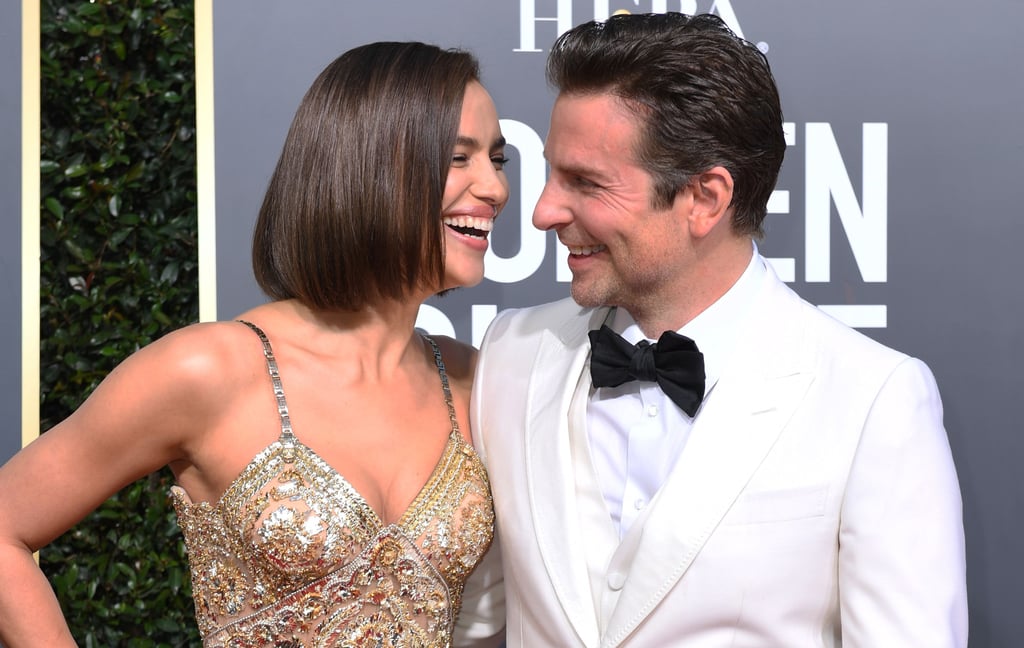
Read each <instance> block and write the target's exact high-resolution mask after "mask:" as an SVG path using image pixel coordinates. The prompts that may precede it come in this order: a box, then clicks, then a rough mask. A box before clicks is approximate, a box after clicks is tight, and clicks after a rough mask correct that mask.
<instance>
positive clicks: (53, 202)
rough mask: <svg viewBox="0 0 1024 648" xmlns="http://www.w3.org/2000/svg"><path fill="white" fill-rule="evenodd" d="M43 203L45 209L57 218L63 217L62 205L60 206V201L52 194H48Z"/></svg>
mask: <svg viewBox="0 0 1024 648" xmlns="http://www.w3.org/2000/svg"><path fill="white" fill-rule="evenodd" d="M43 204H44V205H45V206H46V211H48V212H50V213H51V214H53V215H54V216H56V217H57V218H64V207H63V206H61V204H60V201H59V200H57V199H56V198H54V197H53V196H48V197H47V198H46V199H45V200H44V201H43Z"/></svg>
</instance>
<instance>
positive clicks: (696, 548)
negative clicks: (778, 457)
mask: <svg viewBox="0 0 1024 648" xmlns="http://www.w3.org/2000/svg"><path fill="white" fill-rule="evenodd" d="M780 289H781V291H780ZM790 294H792V293H790V292H789V290H788V288H786V287H785V286H784V285H783V284H782V283H781V282H779V280H778V279H777V278H775V277H774V276H771V277H769V279H768V286H767V288H766V289H765V293H764V298H763V299H761V300H759V305H758V306H756V307H755V310H754V311H753V312H752V313H751V317H750V322H751V323H752V326H751V331H748V332H747V334H746V335H743V336H741V339H745V340H754V341H755V342H750V343H748V344H746V345H741V348H738V349H737V351H736V353H735V355H734V357H733V360H732V361H731V364H730V367H728V369H727V370H726V371H725V372H724V373H723V375H722V377H721V378H720V379H719V381H718V384H717V385H716V386H715V388H714V391H713V392H712V393H711V395H710V396H709V397H708V400H707V402H706V403H705V405H704V409H703V410H702V411H701V412H700V414H699V416H698V418H697V420H696V421H695V423H694V426H693V430H692V432H691V436H690V439H689V440H688V441H687V446H686V448H685V450H684V451H683V453H682V455H681V456H680V458H679V461H678V462H677V464H676V466H675V468H674V469H673V471H672V474H671V475H670V477H669V479H668V481H667V482H666V483H665V484H664V485H663V486H662V488H661V490H660V491H659V492H658V494H657V496H656V497H655V499H654V500H653V501H652V503H651V506H650V513H649V515H648V517H647V518H646V520H645V521H644V522H643V523H642V524H637V525H636V526H635V527H634V528H632V529H631V530H630V533H629V534H628V535H627V538H626V539H625V540H624V542H623V545H622V547H620V551H619V552H617V553H616V555H615V556H614V558H613V559H612V563H611V565H610V566H609V572H618V573H622V574H628V578H627V579H626V581H625V584H624V586H623V589H622V593H621V596H620V597H619V600H618V603H617V605H616V608H615V611H614V612H613V613H612V616H611V618H610V619H609V624H608V628H607V632H606V633H605V636H604V641H603V642H602V645H604V646H615V645H618V644H619V643H620V642H622V641H623V640H625V639H626V638H627V637H628V636H629V634H630V633H631V632H632V631H633V630H634V629H635V628H636V626H637V625H638V624H639V623H640V622H641V621H643V619H644V618H646V616H647V615H648V614H650V613H651V611H652V610H653V609H654V608H655V607H656V606H657V605H658V604H659V603H660V602H661V600H662V599H663V598H664V597H665V596H666V595H667V594H668V592H669V591H670V590H671V589H672V587H673V586H674V585H675V584H676V582H677V581H678V580H679V579H680V578H681V577H682V576H683V574H684V573H685V572H686V570H687V569H688V568H689V567H690V565H691V564H692V563H693V561H694V559H695V558H696V557H697V555H698V553H699V552H700V550H701V548H702V547H703V546H704V543H705V542H707V540H708V538H709V537H710V536H711V534H712V532H713V531H714V530H715V527H716V526H717V525H718V523H719V522H720V521H721V520H722V518H723V517H724V516H725V514H726V512H727V511H728V510H729V508H730V507H731V506H732V504H733V502H734V501H735V500H736V498H737V497H738V496H739V495H740V493H741V492H742V491H743V489H744V488H745V487H746V485H747V483H748V482H749V481H750V479H751V477H752V476H753V474H754V472H755V471H756V470H757V468H758V466H759V465H760V464H761V462H762V461H763V460H764V458H765V456H766V455H767V454H768V453H769V452H770V450H771V448H772V446H773V444H774V443H775V441H776V439H778V437H779V434H780V433H781V431H782V429H783V428H784V426H785V424H786V422H787V421H788V420H789V418H790V417H791V415H792V414H793V412H794V410H795V409H796V407H797V405H798V404H799V403H800V401H801V400H802V399H803V397H804V395H805V394H806V392H807V388H808V387H809V386H810V384H811V381H812V379H813V374H812V372H811V370H810V367H811V364H810V362H809V353H808V351H807V349H806V348H804V347H805V345H804V344H803V342H802V335H801V333H802V329H801V327H800V326H799V324H798V322H800V321H801V320H800V315H799V312H798V311H797V310H796V309H795V308H793V307H792V306H793V304H794V303H795V302H794V301H793V299H795V296H794V298H790V297H789V295H790ZM754 331H756V332H754ZM766 339H769V340H772V345H771V348H770V349H768V350H765V349H764V348H757V346H756V341H757V340H761V341H763V340H766ZM634 533H636V534H639V537H638V538H637V537H632V538H631V537H630V536H632V535H633V534H634Z"/></svg>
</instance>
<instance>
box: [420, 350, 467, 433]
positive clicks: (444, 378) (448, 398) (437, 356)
mask: <svg viewBox="0 0 1024 648" xmlns="http://www.w3.org/2000/svg"><path fill="white" fill-rule="evenodd" d="M420 335H421V336H422V337H423V339H424V340H426V341H427V342H429V343H430V348H431V349H433V351H434V364H436V365H437V373H439V374H440V375H441V389H443V390H444V404H445V405H447V406H448V418H449V419H451V422H452V434H456V435H461V434H462V433H461V432H460V431H459V419H458V418H457V417H456V416H455V405H454V404H453V403H452V389H451V387H450V386H449V385H448V372H447V371H445V368H444V360H442V359H441V349H440V348H439V347H438V346H437V342H434V340H433V339H432V338H431V337H430V336H429V335H423V334H422V333H421V334H420Z"/></svg>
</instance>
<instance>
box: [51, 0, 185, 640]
mask: <svg viewBox="0 0 1024 648" xmlns="http://www.w3.org/2000/svg"><path fill="white" fill-rule="evenodd" d="M40 9H41V16H40V20H41V27H42V40H41V50H42V52H41V57H42V58H41V76H42V87H41V92H42V96H41V104H42V150H41V159H42V162H41V195H42V206H41V208H42V229H41V241H42V250H41V253H42V254H41V261H42V263H41V266H42V267H41V273H42V275H41V284H42V289H41V302H40V308H41V322H40V325H41V335H40V337H41V348H40V359H41V360H40V370H41V392H42V393H41V401H40V407H41V428H42V430H41V431H43V432H45V430H47V429H49V428H50V427H52V426H53V425H55V424H56V423H58V422H59V421H61V420H62V419H63V418H65V417H66V416H67V415H68V414H69V413H70V412H71V411H72V410H73V409H74V408H75V407H77V406H78V405H79V403H80V402H81V401H82V400H83V399H84V398H85V397H86V396H87V395H88V394H89V392H91V390H92V389H93V388H94V387H95V386H96V384H97V383H98V382H99V381H100V380H102V378H103V377H104V376H105V375H106V374H107V373H108V372H109V371H110V369H112V368H113V367H114V365H116V364H117V363H118V362H119V361H121V360H122V359H124V358H125V357H126V356H128V355H129V354H131V353H132V352H133V351H135V350H136V349H138V348H139V347H141V346H143V345H145V344H147V343H149V342H151V341H152V340H154V339H156V338H158V337H159V336H161V335H163V334H164V333H166V332H167V331H169V330H171V329H173V328H177V327H179V326H182V325H185V324H188V323H190V322H194V321H196V320H197V318H198V284H197V271H196V266H197V245H196V237H197V234H196V195H195V192H196V163H195V87H194V83H193V79H194V45H193V43H194V38H193V7H192V2H190V1H188V0H185V1H183V0H95V1H94V2H89V1H78V2H71V1H64V2H61V1H58V0H43V2H42V3H41V7H40ZM96 470H103V466H96ZM170 485H171V478H170V475H169V473H168V472H167V471H166V470H165V471H164V472H161V473H158V474H155V475H153V476H151V477H149V478H146V479H142V480H140V481H138V482H136V483H135V484H132V485H130V486H129V487H127V488H125V489H124V490H122V491H121V492H120V493H118V494H117V495H116V496H114V497H113V498H111V499H110V500H109V501H108V502H106V503H105V504H104V505H103V506H102V507H101V508H100V509H99V510H98V511H96V512H95V513H94V514H92V515H90V516H89V517H88V518H87V519H85V520H84V521H83V522H82V523H81V524H79V525H78V526H76V527H75V528H74V529H72V530H71V531H69V532H68V533H67V534H65V535H64V536H62V537H61V538H59V539H58V540H57V541H56V542H54V543H53V544H52V545H50V546H49V547H47V548H45V549H44V550H43V551H42V552H41V553H40V563H41V565H42V566H43V569H44V571H45V572H46V573H47V575H48V576H49V577H50V580H51V582H52V584H53V586H54V588H55V590H56V591H57V595H58V598H59V599H60V602H61V606H62V607H63V609H64V613H65V615H66V617H67V619H68V623H69V625H70V626H71V629H72V632H73V633H74V635H75V637H76V639H77V640H78V642H79V643H80V644H81V645H85V646H104V647H106V646H138V647H142V646H188V645H197V644H198V633H197V631H196V627H195V621H194V611H193V608H192V601H191V594H190V591H189V585H188V567H187V563H186V561H185V556H184V548H183V545H182V542H181V537H180V534H179V532H178V530H177V526H176V524H175V521H174V513H173V509H172V508H171V507H170V505H169V500H168V497H167V491H168V489H169V487H170Z"/></svg>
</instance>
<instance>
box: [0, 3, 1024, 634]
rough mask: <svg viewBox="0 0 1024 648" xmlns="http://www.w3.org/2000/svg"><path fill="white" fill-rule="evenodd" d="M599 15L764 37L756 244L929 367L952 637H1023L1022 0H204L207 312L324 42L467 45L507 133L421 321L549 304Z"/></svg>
mask: <svg viewBox="0 0 1024 648" xmlns="http://www.w3.org/2000/svg"><path fill="white" fill-rule="evenodd" d="M17 4H18V3H3V4H2V6H0V48H2V50H3V51H2V52H0V54H5V55H6V56H0V75H2V76H0V79H2V80H3V87H4V90H3V95H2V104H0V115H2V122H0V145H5V148H4V150H7V151H12V150H16V147H17V146H18V141H19V140H18V135H19V128H20V125H19V119H18V116H19V107H18V101H17V96H16V94H17V93H16V91H15V90H14V88H17V87H19V83H20V81H19V79H20V68H19V67H18V66H17V65H15V64H14V61H18V60H20V55H19V54H18V48H19V47H20V42H19V41H20V38H19V37H18V34H17V31H16V30H17V28H16V27H15V26H17V25H20V15H19V13H18V7H17V6H16V5H17ZM618 9H627V10H632V11H650V10H656V11H662V10H684V11H689V12H692V11H709V10H713V11H715V12H716V13H720V14H722V15H723V17H725V18H726V19H727V21H728V22H730V23H731V24H732V25H733V27H734V28H737V29H739V30H740V31H741V32H742V33H743V35H744V36H745V37H746V38H748V39H749V40H751V41H754V42H757V43H760V44H762V46H763V47H765V48H767V51H768V57H769V59H770V60H771V62H772V65H773V67H774V70H775V73H776V76H777V79H778V81H779V85H780V88H781V92H782V97H783V107H784V110H785V115H786V122H787V132H788V133H789V144H790V146H789V149H788V151H787V157H786V163H785V165H784V167H783V171H782V174H781V177H780V179H779V183H778V189H777V191H776V194H775V195H774V197H773V201H772V205H771V212H772V213H771V214H770V215H769V220H768V237H767V239H766V241H765V242H764V243H763V244H762V251H763V252H764V253H765V254H766V256H768V257H770V258H772V259H773V263H774V265H775V266H776V268H777V269H778V270H779V271H780V272H781V274H782V275H783V276H784V278H787V280H789V281H790V282H791V284H792V285H793V286H794V288H795V289H796V290H797V291H799V292H800V293H801V294H803V295H804V296H805V297H807V298H808V299H809V300H811V301H813V302H815V303H817V304H819V305H822V306H823V307H826V308H829V309H830V310H831V311H832V312H833V313H835V314H836V315H837V316H839V317H840V318H842V319H844V320H846V321H848V322H850V323H851V324H852V325H855V326H858V327H860V328H862V329H863V330H864V331H865V332H866V333H868V334H869V335H871V336H873V337H875V338H877V339H878V340H880V341H882V342H884V343H886V344H889V345H891V346H894V347H897V348H899V349H901V350H903V351H906V352H908V353H911V354H913V355H916V356H918V357H920V358H922V359H923V360H925V361H926V362H927V363H928V364H929V365H930V366H931V367H932V369H933V371H934V372H935V374H936V378H937V380H938V382H939V386H940V389H941V390H942V394H943V400H944V402H945V406H946V419H945V420H946V427H947V429H948V431H949V437H950V442H951V444H952V447H953V453H954V456H955V459H956V463H957V467H958V470H959V474H960V481H961V487H962V491H963V495H964V519H965V524H966V530H967V543H968V544H967V547H968V569H969V571H968V585H969V591H970V604H971V645H972V646H974V647H975V648H986V647H989V646H993V647H1001V646H1007V647H1009V646H1018V645H1022V642H1024V615H1022V614H1021V613H1020V607H1021V605H1022V604H1024V560H1022V558H1021V552H1020V551H1019V549H1018V546H1019V545H1020V542H1021V541H1020V538H1021V537H1022V536H1024V521H1022V520H1024V516H1022V513H1024V501H1022V500H1024V497H1022V494H1024V488H1022V487H1021V485H1020V482H1019V480H1018V479H1017V475H1018V473H1019V472H1020V470H1019V468H1018V466H1019V464H1020V463H1021V459H1022V458H1024V441H1022V438H1021V435H1020V433H1019V431H1020V428H1021V425H1020V422H1019V421H1020V416H1019V414H1018V413H1017V411H1016V408H1014V407H1013V405H1015V403H1014V401H1013V400H1012V399H1013V398H1015V397H1017V395H1016V392H1017V391H1019V389H1020V387H1021V385H1022V382H1024V381H1022V380H1021V379H1020V378H1019V368H1020V367H1021V366H1022V364H1024V362H1022V361H1024V354H1022V352H1021V351H1020V348H1021V344H1022V342H1024V335H1022V331H1024V326H1022V325H1021V323H1020V322H1021V317H1022V315H1024V296H1022V291H1021V290H1020V288H1019V287H1018V285H1017V282H1018V280H1019V278H1020V277H1022V276H1024V261H1022V257H1021V255H1020V254H1019V247H1020V245H1021V242H1022V241H1024V223H1022V220H1024V218H1022V217H1024V214H1022V213H1021V211H1022V210H1021V209H1020V208H1019V207H1018V203H1017V201H1016V197H1017V196H1018V195H1019V194H1020V193H1021V192H1020V190H1019V188H1018V186H1019V184H1020V182H1021V181H1020V180H1019V178H1018V176H1020V175H1021V172H1022V171H1024V169H1022V166H1024V165H1021V164H1020V162H1019V161H1018V160H1019V159H1020V158H1021V156H1022V154H1024V150H1022V149H1024V126H1022V124H1021V121H1020V111H1021V108H1020V107H1021V105H1022V103H1024V81H1022V79H1024V75H1022V74H1021V72H1020V70H1019V69H1018V68H1019V62H1018V61H1019V60H1020V58H1021V56H1020V55H1021V53H1022V48H1021V45H1020V42H1019V40H1018V38H1017V31H1018V27H1017V26H1018V25H1020V24H1022V22H1024V3H1021V2H1020V1H1019V0H980V1H979V2H975V3H970V4H967V3H960V2H952V1H951V0H941V1H939V2H924V1H922V0H907V1H905V2H902V3H890V2H884V3H883V2H881V1H879V0H865V1H863V2H858V3H853V2H847V3H821V2H814V1H812V0H732V1H731V2H725V1H722V0H718V1H717V2H712V1H711V0H696V1H693V0H671V1H668V0H636V1H635V2H634V1H633V0H590V1H587V2H583V1H580V0H504V1H503V2H480V0H433V1H427V0H415V1H414V0H402V1H399V0H377V1H376V2H374V3H360V4H359V5H358V8H357V9H353V4H352V3H347V2H338V1H333V2H332V1H330V0H302V1H296V0H293V1H289V2H284V1H281V0H220V1H219V2H217V3H216V6H215V7H214V62H213V66H214V73H215V82H216V96H215V105H216V114H215V127H216V151H217V160H216V169H215V175H216V186H217V196H216V226H217V248H216V254H217V257H216V258H217V261H216V265H217V279H216V281H217V286H216V288H217V295H218V302H217V315H218V317H219V318H220V319H227V318H230V317H232V316H233V315H235V314H237V313H239V312H241V311H242V310H245V309H246V308H248V307H250V306H252V305H254V304H255V303H256V302H258V301H260V300H262V297H261V295H260V294H259V291H258V290H257V288H256V286H255V284H254V282H253V281H252V279H251V274H250V270H249V241H250V236H251V227H252V223H253V221H254V218H255V214H256V211H257V210H258V207H259V203H260V200H261V198H262V193H263V190H264V188H265V186H266V182H267V179H268V177H269V174H270V172H271V170H272V169H273V166H274V164H275V162H276V159H277V155H278V153H279V151H280V147H281V143H282V141H283V138H284V135H285V132H286V130H287V127H288V124H289V123H290V120H291V116H292V114H293V112H294V110H295V108H296V106H297V105H298V102H299V100H300V98H301V96H302V94H303V92H304V91H305V89H306V88H307V87H308V85H309V84H310V82H311V81H312V80H313V78H314V77H315V76H316V74H317V73H318V72H319V70H320V69H322V68H323V67H324V66H325V65H326V64H327V63H328V62H329V61H330V60H332V59H333V58H334V57H336V56H337V55H338V54H340V53H341V52H342V51H343V50H345V49H347V48H349V47H352V46H355V45H358V44H362V43H365V42H369V41H372V40H384V39H386V40H406V39H417V40H425V41H430V42H435V43H438V44H441V45H445V46H463V47H467V48H469V49H471V50H473V51H474V52H475V53H476V54H477V55H478V56H479V57H480V59H481V61H482V64H483V67H484V82H485V84H486V85H487V86H488V88H489V89H490V91H491V93H492V94H493V95H494V97H495V100H496V102H497V104H498V109H499V113H500V116H501V117H502V119H503V128H504V131H505V135H506V137H507V138H508V139H509V142H510V144H511V154H512V155H511V156H510V157H511V158H512V163H511V164H510V165H509V167H508V168H509V177H510V181H511V183H512V200H511V202H510V204H509V206H508V207H507V208H506V210H505V212H504V214H503V216H502V218H500V219H499V222H498V227H497V228H496V230H495V232H494V234H493V238H492V240H493V246H494V248H493V254H491V255H490V256H489V258H488V279H487V280H485V281H484V283H483V284H481V285H480V286H478V287H476V288H473V289H470V290H464V291H460V292H457V293H455V294H454V295H451V296H449V297H447V298H445V299H444V300H441V301H437V302H431V304H430V308H427V309H425V310H424V311H423V313H422V318H421V325H422V326H423V327H424V328H426V329H428V330H431V331H435V332H449V333H454V334H455V335H457V336H458V337H459V338H461V339H463V340H466V341H470V342H473V341H476V340H478V339H479V336H480V335H482V333H483V330H484V328H485V327H486V324H487V322H488V321H490V318H491V317H492V316H493V313H494V312H495V311H496V310H498V309H502V308H506V307H509V306H518V305H526V304H532V303H536V302H540V301H546V300H550V299H555V298H559V297H562V296H564V295H566V294H567V293H568V289H567V286H566V281H567V279H568V276H567V273H566V272H565V270H564V260H563V257H562V254H563V253H564V250H559V248H558V247H556V245H555V241H554V239H553V237H552V235H550V234H548V235H544V234H540V233H537V232H534V231H533V230H532V228H531V227H530V225H529V219H530V213H531V210H532V206H533V202H534V200H535V199H536V196H537V194H538V192H539V190H540V187H541V185H542V184H543V181H544V172H545V169H544V165H543V161H542V159H541V158H540V147H541V146H542V142H543V138H544V136H545V134H546V130H547V118H548V111H549V109H550V105H551V101H552V98H553V97H552V95H551V93H550V92H549V91H548V89H547V88H546V87H545V86H544V83H543V76H542V68H543V62H544V57H545V55H546V52H547V48H548V47H549V46H550V44H551V42H552V41H553V39H554V38H555V36H556V35H557V34H558V33H560V32H561V31H562V30H564V29H567V28H568V27H569V26H571V25H573V24H577V23H579V22H583V21H585V20H589V19H591V18H594V17H602V16H604V15H607V14H608V13H609V12H611V11H615V10H618ZM199 64H200V65H209V64H210V62H209V61H206V62H204V61H200V62H199ZM14 157H16V156H12V155H7V156H3V161H2V162H0V170H2V171H0V197H2V198H0V200H3V201H4V202H3V206H4V212H5V213H7V214H10V215H9V216H8V217H6V218H4V220H3V225H2V227H3V228H4V236H0V264H2V270H3V273H2V277H0V289H2V290H3V291H4V295H3V296H4V297H5V299H6V301H5V303H7V304H9V307H8V308H6V309H4V311H3V312H2V314H0V328H2V335H0V339H2V340H3V343H4V345H5V348H4V351H5V355H6V358H7V360H8V362H7V364H6V369H5V371H4V372H3V373H2V380H3V383H2V385H0V387H3V389H2V392H0V393H2V394H3V396H2V397H3V398H4V399H5V400H4V403H3V404H4V405H5V406H6V407H7V409H5V410H4V411H6V412H12V411H14V412H17V411H19V410H18V407H19V405H18V403H19V401H18V399H17V393H18V384H17V381H18V377H19V376H20V371H19V369H18V358H19V357H20V355H19V349H18V347H17V346H16V345H17V344H18V343H19V342H20V340H19V337H20V333H19V331H20V328H19V321H18V315H17V314H16V310H17V309H16V308H14V307H13V306H10V305H13V304H17V303H19V302H18V299H19V297H18V295H19V285H20V281H19V277H20V268H21V261H20V251H19V249H18V248H17V241H18V240H19V233H18V228H17V223H18V222H19V219H18V218H17V217H15V216H14V214H17V213H18V204H19V203H18V200H17V195H18V193H19V184H18V182H19V177H20V171H19V166H18V165H17V164H16V163H15V162H12V161H11V160H12V159H13V158H14ZM200 217H201V218H212V217H213V214H207V213H204V214H201V216H200ZM559 268H561V270H559ZM17 437H18V433H17V431H16V430H14V429H13V426H12V428H9V431H7V432H3V433H0V459H2V458H4V457H6V455H7V454H9V453H10V451H11V450H12V449H13V448H14V447H16V446H17V443H18V438H17ZM921 541H922V542H928V539H927V538H922V539H921Z"/></svg>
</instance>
